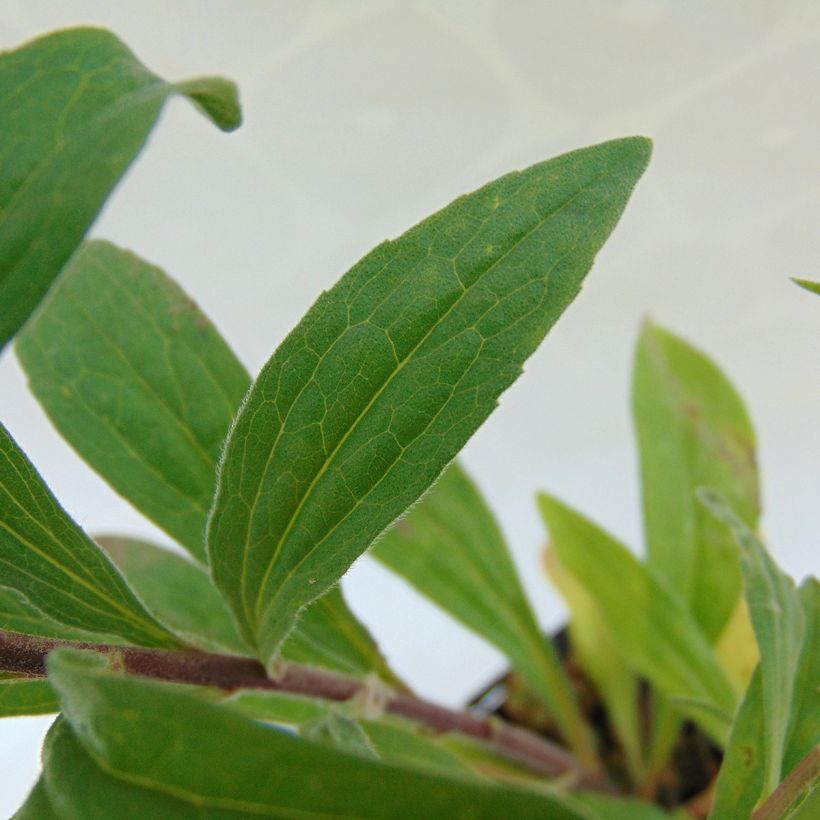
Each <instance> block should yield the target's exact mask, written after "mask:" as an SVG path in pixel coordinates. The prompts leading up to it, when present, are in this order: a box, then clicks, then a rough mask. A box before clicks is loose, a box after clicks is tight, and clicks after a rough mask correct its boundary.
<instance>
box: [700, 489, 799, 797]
mask: <svg viewBox="0 0 820 820" xmlns="http://www.w3.org/2000/svg"><path fill="white" fill-rule="evenodd" d="M698 496H699V498H700V499H701V501H702V502H703V504H704V505H705V507H706V508H707V509H708V510H709V511H710V512H711V513H712V514H713V515H714V516H715V518H716V520H718V521H720V522H722V523H723V524H724V525H726V526H727V528H729V529H730V531H731V532H732V533H733V534H734V537H735V539H736V540H737V544H738V546H739V547H740V565H741V569H742V571H743V581H744V585H745V589H746V601H747V602H748V604H749V614H750V615H751V619H752V625H753V626H754V629H755V635H756V636H757V643H758V646H759V647H760V678H761V687H762V701H763V702H762V707H761V708H762V710H763V744H762V746H763V750H764V754H765V756H766V765H765V771H766V775H765V778H764V787H763V798H765V797H768V795H769V794H771V793H772V792H773V791H774V789H775V788H776V787H777V784H778V783H779V782H780V778H781V771H782V768H783V755H784V753H785V748H786V742H787V739H788V729H789V720H790V716H791V712H792V705H793V697H794V691H795V689H794V686H795V676H796V675H797V669H798V665H799V663H800V650H801V647H802V644H803V636H804V633H805V630H806V616H805V614H804V612H803V606H802V604H801V601H800V596H799V595H798V593H797V589H796V588H795V585H794V581H792V579H791V578H789V576H788V575H786V574H785V573H784V572H782V571H781V570H780V569H779V568H778V566H777V564H775V563H774V561H773V560H772V559H771V557H770V556H769V554H768V552H767V551H766V548H765V547H764V546H763V545H762V544H761V543H760V541H758V539H757V538H756V537H755V535H754V533H753V532H752V531H751V530H750V529H749V528H748V527H747V526H746V524H745V523H744V522H743V520H742V519H741V518H740V517H739V516H738V515H737V514H736V513H735V512H734V511H733V510H732V508H731V507H730V506H729V504H728V502H727V501H726V500H725V499H724V498H723V497H722V496H721V495H720V494H719V493H718V492H716V491H714V490H712V489H708V490H707V489H701V490H700V491H699V492H698Z"/></svg>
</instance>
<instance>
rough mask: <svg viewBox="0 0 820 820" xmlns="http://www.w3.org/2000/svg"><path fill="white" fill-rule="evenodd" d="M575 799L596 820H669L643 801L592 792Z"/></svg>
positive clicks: (658, 810) (657, 809) (662, 812)
mask: <svg viewBox="0 0 820 820" xmlns="http://www.w3.org/2000/svg"><path fill="white" fill-rule="evenodd" d="M575 799H576V800H577V801H578V802H579V803H581V804H582V805H583V806H585V807H586V808H588V809H590V810H591V811H592V812H593V814H592V815H591V817H592V818H594V820H669V815H668V814H667V813H666V812H664V811H661V810H660V809H659V808H658V807H657V806H652V805H650V804H649V803H644V802H643V801H641V800H631V799H630V798H627V797H608V796H607V795H603V794H593V793H591V792H588V793H586V794H579V795H577V796H576V798H575ZM686 816H687V817H689V815H688V814H687V815H686Z"/></svg>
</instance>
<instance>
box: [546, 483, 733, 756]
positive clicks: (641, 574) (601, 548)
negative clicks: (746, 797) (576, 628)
mask: <svg viewBox="0 0 820 820" xmlns="http://www.w3.org/2000/svg"><path fill="white" fill-rule="evenodd" d="M538 502H539V506H540V509H541V513H542V515H543V517H544V520H545V522H546V525H547V529H548V530H549V533H550V540H551V544H552V547H553V549H554V550H555V551H556V553H557V554H558V557H559V558H560V559H561V563H562V564H563V565H564V566H565V567H566V568H567V570H568V571H569V572H571V573H572V575H573V576H574V577H575V579H576V580H577V581H578V582H579V583H581V584H583V586H584V587H585V588H586V590H587V593H588V594H589V596H590V597H591V598H592V599H593V600H594V601H595V602H596V604H597V605H598V606H599V607H600V609H601V612H602V613H603V615H604V617H605V618H606V620H607V622H608V624H609V626H610V629H611V631H612V636H613V638H614V640H615V641H616V643H617V646H618V649H619V650H620V652H621V654H622V655H623V656H624V657H625V658H626V659H627V661H628V663H629V664H630V665H631V666H632V668H633V670H634V671H635V672H637V673H639V674H641V675H643V676H645V677H646V678H647V680H649V681H650V683H652V684H653V685H655V686H657V688H658V689H660V691H661V692H663V693H664V694H665V695H666V696H667V697H669V698H671V699H675V700H680V701H681V709H682V710H683V711H686V712H689V713H691V712H693V711H696V715H694V716H693V717H694V719H695V720H696V721H697V722H698V723H699V724H701V725H702V726H703V728H704V729H705V730H706V731H707V732H709V733H710V734H711V735H712V736H713V737H714V738H715V739H716V740H717V741H718V742H719V743H721V744H723V743H725V740H726V734H727V730H728V725H729V722H730V721H731V718H732V716H733V715H734V711H735V705H736V704H735V694H734V692H733V690H732V687H731V686H730V684H729V682H728V680H727V679H726V675H725V673H724V672H723V670H722V668H721V666H720V664H719V663H718V661H717V659H716V658H715V655H714V652H713V651H712V647H711V646H710V645H709V643H708V641H707V640H706V638H705V637H704V636H703V633H702V632H701V630H700V628H699V627H698V625H697V623H696V622H695V620H694V618H693V617H692V615H691V614H690V612H689V611H688V609H687V608H686V607H685V606H684V604H683V602H682V601H681V599H680V598H678V597H677V596H676V595H675V594H674V593H673V592H672V591H671V590H669V589H668V588H667V587H666V585H665V584H664V583H663V582H662V581H661V580H660V579H659V578H657V577H656V576H655V575H654V574H653V573H652V571H651V569H650V568H649V567H647V566H645V565H643V564H641V563H640V561H638V559H637V558H635V556H634V555H632V553H631V552H629V550H628V549H627V548H626V547H624V546H623V545H622V544H620V543H619V542H618V541H616V540H615V539H614V538H612V537H611V536H610V535H608V534H607V533H605V532H604V531H603V530H602V529H600V528H598V527H596V526H595V525H594V524H592V523H591V522H590V521H588V520H587V519H585V518H584V517H582V516H581V515H579V514H578V513H577V512H575V511H573V510H571V509H570V508H569V507H567V506H566V505H564V504H562V503H561V502H560V501H558V500H557V499H555V498H552V497H551V496H548V495H545V494H541V495H539V498H538ZM684 701H685V704H684ZM695 705H697V709H696V710H695V708H694V707H695ZM704 706H705V707H706V709H704V708H702V707H704Z"/></svg>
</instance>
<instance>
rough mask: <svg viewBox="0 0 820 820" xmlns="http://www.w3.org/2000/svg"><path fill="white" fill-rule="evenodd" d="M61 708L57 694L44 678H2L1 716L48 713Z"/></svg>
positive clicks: (0, 686) (0, 683)
mask: <svg viewBox="0 0 820 820" xmlns="http://www.w3.org/2000/svg"><path fill="white" fill-rule="evenodd" d="M59 708H60V707H59V704H58V703H57V696H56V695H55V694H54V692H53V691H52V689H51V684H49V682H48V681H47V680H45V679H44V678H2V679H0V717H18V716H20V715H48V714H50V713H52V712H57V711H59Z"/></svg>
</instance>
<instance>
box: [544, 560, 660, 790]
mask: <svg viewBox="0 0 820 820" xmlns="http://www.w3.org/2000/svg"><path fill="white" fill-rule="evenodd" d="M546 566H547V570H548V572H549V576H550V579H551V580H552V581H553V583H554V584H555V586H556V587H557V588H558V590H559V592H560V593H561V595H562V596H563V598H564V600H565V601H566V603H567V606H568V607H569V611H570V623H569V631H570V636H571V639H572V648H573V650H574V652H575V653H577V656H578V660H579V661H580V665H581V668H582V669H583V670H584V672H586V674H588V675H589V677H590V679H591V680H592V682H593V683H594V684H595V687H596V688H597V690H598V692H599V693H600V697H601V699H602V700H603V702H604V705H605V706H606V712H607V718H608V720H609V722H610V723H611V725H612V729H613V732H614V734H615V736H616V738H617V739H618V741H619V742H620V744H621V746H622V747H623V750H624V755H625V756H626V762H627V767H628V769H629V774H630V776H631V777H632V781H633V782H634V783H640V782H641V780H642V778H643V774H644V765H643V745H644V740H643V730H642V727H641V718H640V712H639V688H638V686H639V683H638V678H637V676H636V675H635V673H634V672H633V671H632V669H631V668H630V666H629V664H628V663H627V662H626V659H625V658H624V656H623V654H622V653H621V651H620V650H619V648H618V645H617V642H616V641H615V640H614V639H613V636H612V630H611V629H610V626H609V624H608V623H607V619H606V618H605V616H604V613H603V612H602V611H601V609H600V607H599V606H598V605H597V604H596V602H595V599H594V598H592V597H591V596H590V594H589V593H588V592H587V590H586V588H585V587H584V585H583V584H582V583H579V581H578V580H577V579H576V578H575V576H574V575H573V574H572V573H571V572H569V571H568V570H567V568H566V567H565V566H564V564H563V563H562V562H561V559H560V558H559V557H558V554H557V553H556V551H555V550H554V549H550V550H547V555H546Z"/></svg>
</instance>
